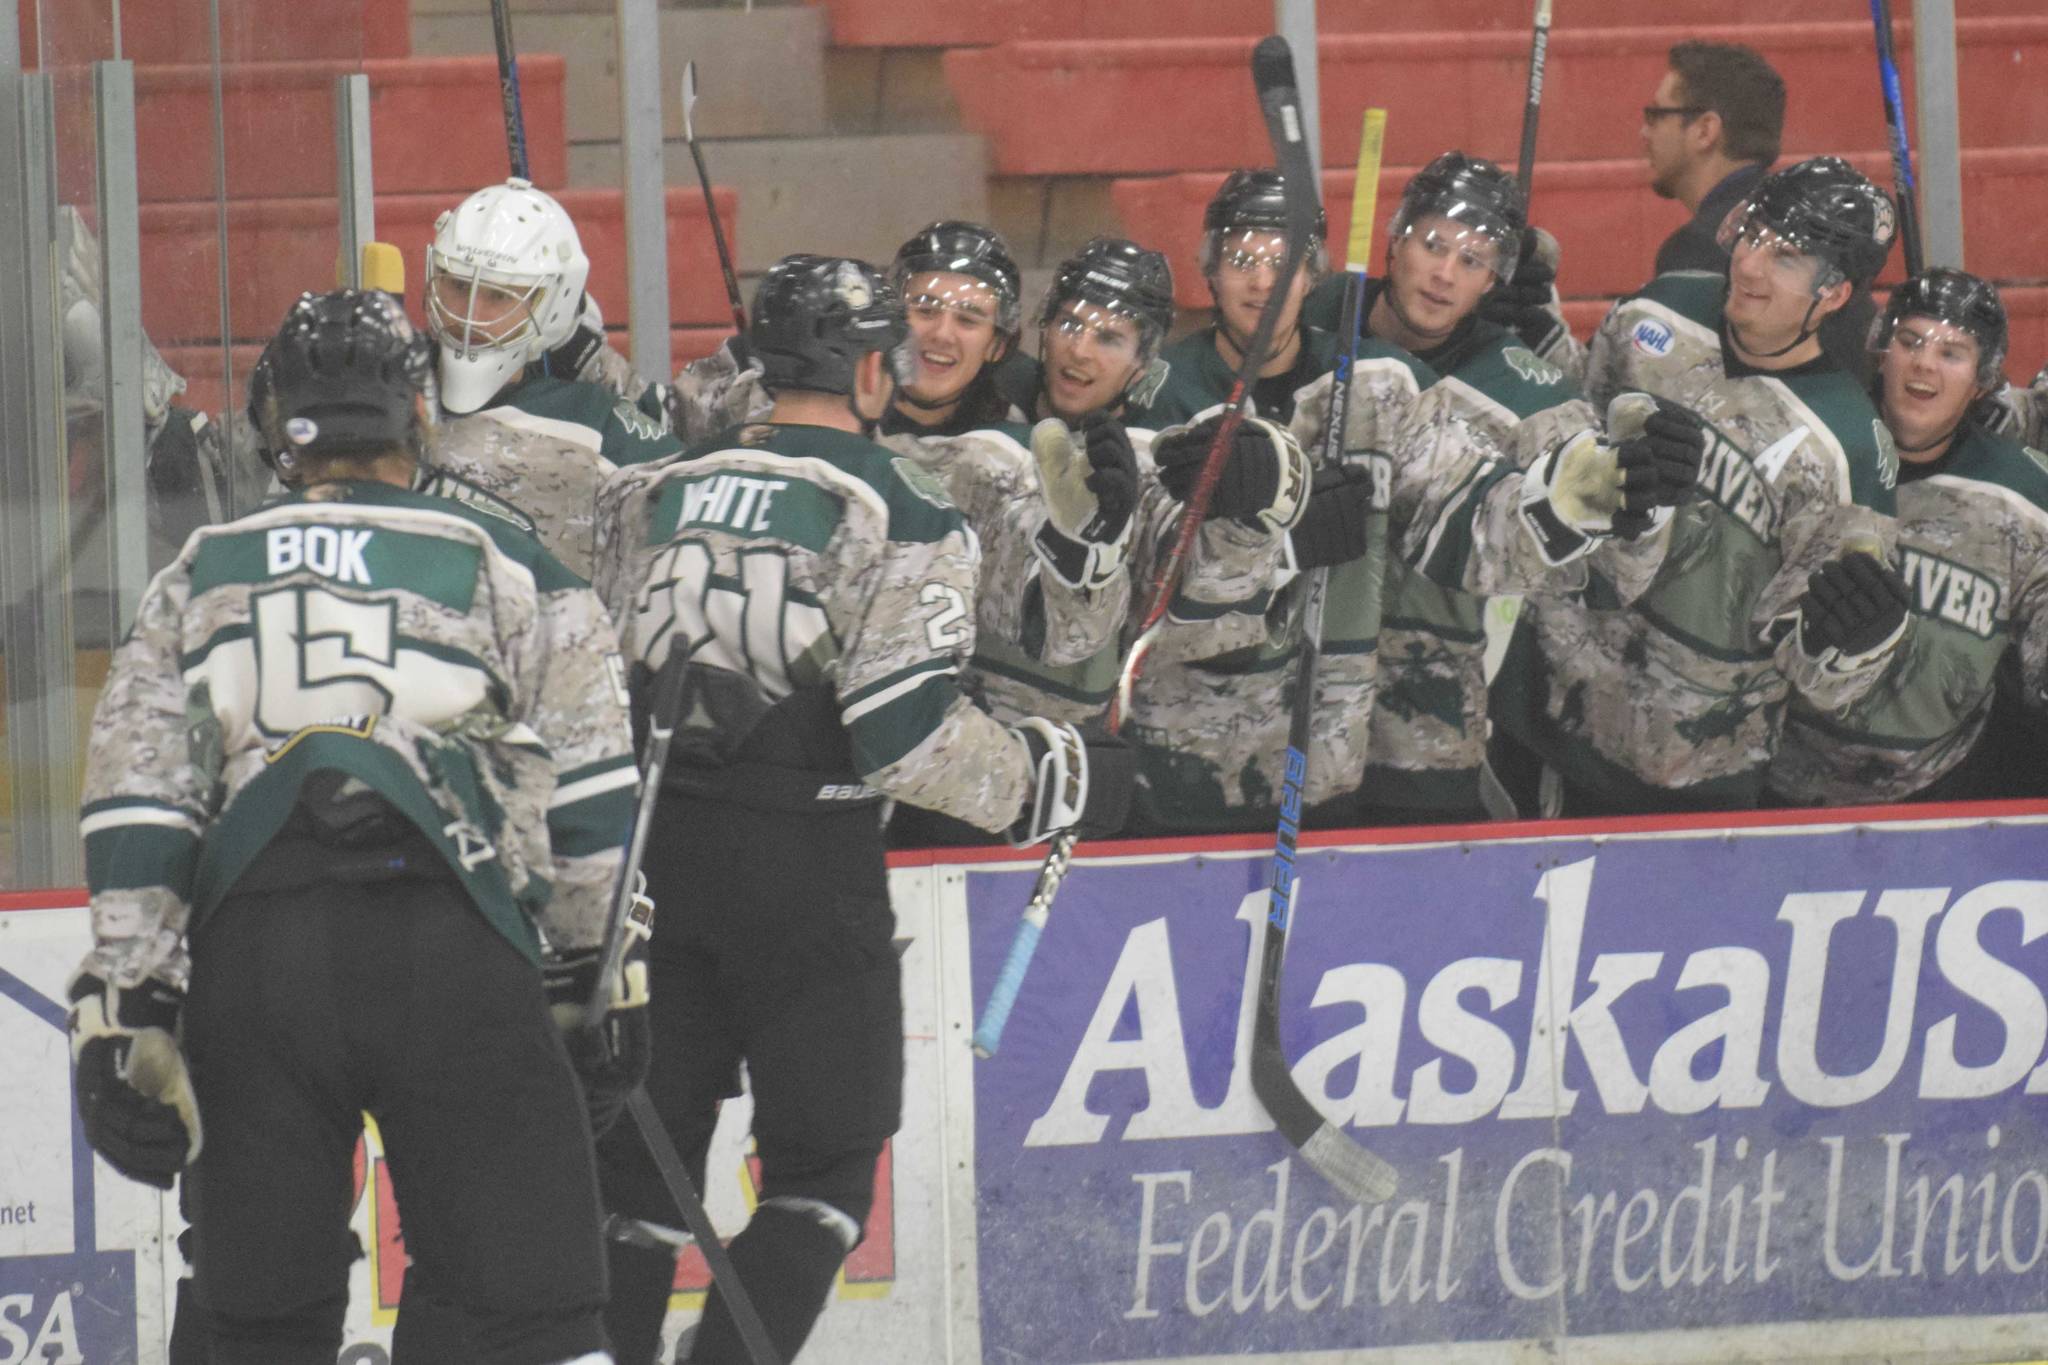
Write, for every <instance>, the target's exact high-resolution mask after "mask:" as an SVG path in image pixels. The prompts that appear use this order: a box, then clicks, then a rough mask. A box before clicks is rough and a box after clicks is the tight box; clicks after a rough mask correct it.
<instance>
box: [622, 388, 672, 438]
mask: <svg viewBox="0 0 2048 1365" xmlns="http://www.w3.org/2000/svg"><path fill="white" fill-rule="evenodd" d="M612 414H613V415H614V416H615V417H617V418H618V419H619V425H620V426H623V427H624V428H625V429H626V432H627V434H628V435H631V436H635V437H638V438H639V439H640V440H643V441H658V440H660V439H661V438H662V437H663V436H666V435H667V434H668V433H667V432H665V431H663V430H662V429H661V423H659V422H657V421H655V420H654V419H653V418H652V417H649V416H648V415H647V414H646V413H644V412H642V411H641V410H640V409H638V408H636V407H634V406H633V405H632V404H631V403H628V402H627V401H626V400H625V399H623V398H620V399H616V400H614V402H613V403H612Z"/></svg>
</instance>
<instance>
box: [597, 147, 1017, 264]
mask: <svg viewBox="0 0 2048 1365" xmlns="http://www.w3.org/2000/svg"><path fill="white" fill-rule="evenodd" d="M702 146H703V151H704V164H705V166H706V168H707V169H709V171H710V172H711V178H712V180H713V182H714V183H716V184H718V185H721V186H730V187H731V189H732V190H733V192H735V193H736V194H737V195H738V198H739V217H740V222H741V223H742V224H743V225H744V226H745V228H746V231H745V232H743V233H741V234H740V235H741V239H742V240H741V243H740V245H738V246H737V247H736V248H735V251H736V254H737V261H738V266H739V269H740V270H742V271H745V272H749V273H752V272H756V271H761V270H765V269H767V268H768V267H769V266H770V265H772V264H774V262H775V261H777V260H779V259H780V258H781V257H783V256H786V255H788V254H789V253H791V252H794V251H815V252H823V253H828V254H832V255H849V256H861V257H864V258H866V259H868V260H872V261H877V262H885V261H887V260H889V259H890V258H891V257H892V256H893V255H895V252H896V248H897V247H898V246H899V245H901V244H902V242H903V239H904V238H906V237H908V236H909V235H910V234H911V233H913V232H915V231H917V230H918V229H919V228H921V227H923V226H924V225H925V224H926V223H929V222H932V221H934V220H935V219H940V218H966V219H972V220H975V221H981V220H984V219H986V218H987V217H988V195H987V188H986V187H987V182H988V167H987V163H986V159H985V158H986V145H985V144H984V143H983V141H982V139H980V138H978V137H970V136H965V135H961V134H957V133H953V134H949V133H889V134H881V135H878V136H873V137H819V138H729V139H721V140H718V141H706V142H704V143H703V144H702ZM664 150H665V153H666V161H667V167H668V182H669V184H671V185H695V184H696V171H695V169H694V168H693V167H692V166H691V165H690V153H689V151H688V149H687V148H686V147H685V146H684V144H683V143H682V142H680V141H676V142H671V143H669V144H668V145H667V147H666V148H665V149H664ZM569 178H570V179H571V180H572V181H574V182H577V183H582V184H592V185H595V184H616V183H618V179H619V153H618V148H617V146H616V145H615V144H614V145H608V146H598V147H585V146H574V147H571V148H570V149H569ZM676 192H677V191H674V190H672V191H670V193H672V194H673V193H676ZM690 193H692V194H695V193H696V191H695V190H694V189H693V190H691V191H690ZM708 264H709V265H710V266H711V267H712V268H714V269H715V267H716V261H715V260H712V261H709V262H708ZM712 278H713V280H714V281H715V280H716V275H715V274H714V275H713V277H712Z"/></svg>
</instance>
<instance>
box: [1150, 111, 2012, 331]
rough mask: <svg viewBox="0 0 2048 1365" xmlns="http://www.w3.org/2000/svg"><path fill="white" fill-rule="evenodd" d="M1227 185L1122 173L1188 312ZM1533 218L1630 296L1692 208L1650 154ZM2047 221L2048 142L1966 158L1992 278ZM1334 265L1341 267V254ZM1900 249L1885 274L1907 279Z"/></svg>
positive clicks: (1331, 179)
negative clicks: (1203, 238)
mask: <svg viewBox="0 0 2048 1365" xmlns="http://www.w3.org/2000/svg"><path fill="white" fill-rule="evenodd" d="M1850 160H1851V161H1852V162H1853V163H1854V164H1855V166H1856V167H1857V169H1859V170H1861V171H1862V172H1863V173H1864V174H1866V175H1868V176H1870V177H1871V178H1872V179H1873V180H1875V181H1877V182H1878V183H1879V184H1880V185H1885V186H1889V185H1890V184H1891V158H1890V157H1889V155H1887V154H1886V153H1883V152H1868V153H1860V154H1857V155H1855V156H1852V157H1851V158H1850ZM1415 170H1416V168H1415V167H1412V166H1409V167H1399V168H1390V169H1388V170H1386V171H1384V172H1382V173H1381V176H1380V189H1379V221H1378V222H1377V223H1375V224H1374V227H1373V234H1374V235H1373V240H1374V241H1375V242H1376V243H1378V245H1377V246H1376V247H1375V248H1374V253H1373V254H1374V263H1373V268H1374V272H1375V273H1377V272H1378V270H1379V264H1380V261H1381V260H1383V259H1384V256H1385V249H1386V240H1387V238H1386V231H1387V220H1388V219H1389V218H1391V217H1392V216H1393V213H1394V209H1395V208H1396V207H1397V206H1398V205H1399V203H1400V198H1401V190H1402V188H1403V187H1404V186H1406V185H1407V183H1408V180H1409V177H1411V176H1412V175H1414V174H1415ZM1356 179H1357V176H1356V174H1355V173H1354V172H1352V171H1327V172H1325V173H1324V175H1323V202H1324V203H1325V204H1327V205H1328V206H1329V215H1330V242H1331V247H1332V250H1333V251H1335V252H1339V253H1341V252H1342V250H1343V244H1344V242H1345V240H1346V238H1347V237H1348V236H1349V234H1350V231H1351V190H1352V185H1353V183H1354V182H1355V181H1356ZM1222 183H1223V177H1222V175H1221V174H1219V173H1217V172H1214V171H1209V172H1198V173H1192V174H1187V175H1174V176H1159V177H1153V178H1149V179H1141V180H1118V181H1116V182H1114V183H1113V184H1112V185H1111V187H1110V196H1111V199H1112V201H1113V202H1114V203H1115V205H1116V210H1117V216H1118V217H1119V218H1120V219H1121V220H1122V223H1123V227H1124V231H1125V232H1126V233H1127V234H1128V235H1129V236H1130V237H1131V238H1132V240H1134V241H1138V242H1142V243H1144V244H1146V245H1147V246H1152V247H1156V248H1158V249H1159V250H1161V251H1164V252H1166V253H1167V255H1168V256H1169V257H1170V258H1171V259H1172V261H1173V270H1174V292H1175V296H1176V298H1177V299H1178V301H1179V303H1180V304H1181V306H1182V307H1184V308H1206V307H1208V306H1209V295H1208V290H1207V287H1206V286H1205V285H1204V284H1203V283H1202V279H1201V275H1200V273H1199V271H1198V269H1197V266H1196V259H1195V253H1196V247H1197V243H1198V240H1199V238H1200V235H1201V226H1202V207H1203V205H1205V204H1207V203H1208V202H1209V197H1210V196H1211V195H1213V194H1214V193H1215V192H1216V189H1217V187H1218V186H1220V185H1221V184H1222ZM1532 202H1533V203H1534V205H1535V210H1536V221H1537V222H1539V223H1541V224H1543V225H1545V226H1546V227H1548V228H1550V229H1551V230H1552V231H1553V232H1555V233H1556V235H1557V238H1558V244H1559V246H1560V247H1561V248H1562V250H1563V259H1564V268H1563V272H1562V274H1563V279H1562V286H1563V288H1564V289H1565V290H1566V291H1568V292H1569V293H1571V294H1573V295H1602V296H1605V295H1612V294H1620V293H1626V292H1627V291H1628V290H1631V289H1634V288H1636V287H1637V286H1638V285H1640V284H1642V283H1643V281H1644V280H1646V279H1647V278H1649V274H1650V268H1651V264H1652V262H1653V261H1654V260H1655V258H1656V254H1657V247H1658V244H1659V243H1661V242H1662V241H1663V240H1664V239H1665V238H1666V237H1667V236H1669V235H1670V234H1671V232H1672V231H1673V230H1674V229H1676V228H1677V227H1678V226H1679V224H1681V223H1683V222H1684V221H1685V212H1684V210H1683V209H1682V208H1680V207H1679V205H1677V204H1676V203H1673V202H1671V201H1669V200H1664V199H1659V198H1657V196H1656V195H1654V194H1653V193H1651V191H1650V188H1649V172H1648V170H1647V168H1646V167H1645V165H1644V163H1643V162H1641V161H1639V160H1638V161H1587V162H1576V163H1571V164H1567V165H1540V166H1538V167H1537V168H1536V183H1535V188H1534V191H1533V195H1532ZM2043 222H2048V146H2039V147H2022V148H1987V149H1984V150H1981V151H1965V152H1964V153H1963V225H1964V232H1965V234H1966V235H1965V239H1964V240H1965V243H1966V245H1967V247H1968V253H1969V254H1968V261H1969V265H1970V268H1971V269H1973V270H1975V271H1977V272H1979V273H1980V274H1984V275H1986V276H1988V277H1990V278H1993V279H2001V280H2021V279H2038V278H2040V276H2041V275H2042V273H2043V271H2044V269H2048V257H2044V256H2043V254H2042V250H2041V245H2040V243H2041V229H2040V224H2041V223H2043ZM1332 264H1341V262H1340V261H1333V262H1332ZM1902 264H1903V262H1902V259H1901V255H1900V253H1899V252H1898V251H1894V252H1893V253H1892V257H1891V261H1890V263H1889V264H1888V265H1887V267H1886V270H1885V274H1884V276H1883V277H1882V278H1883V279H1884V280H1885V281H1891V280H1895V279H1898V278H1899V277H1900V276H1901V274H1902Z"/></svg>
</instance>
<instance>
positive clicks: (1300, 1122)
mask: <svg viewBox="0 0 2048 1365" xmlns="http://www.w3.org/2000/svg"><path fill="white" fill-rule="evenodd" d="M1252 73H1253V80H1254V81H1256V82H1257V84H1258V87H1259V103H1260V104H1261V106H1262V107H1263V108H1264V109H1265V112H1266V127H1267V130H1268V132H1269V133H1270V134H1271V135H1272V139H1273V151H1274V155H1275V156H1276V158H1277V159H1278V161H1279V163H1280V180H1281V187H1282V188H1281V192H1282V195H1283V197H1284V198H1285V201H1286V210H1287V223H1288V232H1289V237H1290V240H1291V241H1292V242H1295V243H1302V244H1305V243H1306V242H1307V241H1308V238H1309V234H1311V233H1313V232H1314V231H1315V215H1316V207H1317V205H1318V203H1319V202H1320V200H1319V198H1318V194H1317V191H1318V189H1319V185H1318V182H1317V179H1316V168H1315V167H1314V166H1313V165H1312V164H1311V163H1310V161H1309V155H1308V144H1307V141H1306V139H1305V138H1304V137H1303V136H1302V118H1301V96H1300V93H1299V91H1298V89H1297V87H1296V86H1295V83H1294V61H1293V57H1292V54H1291V53H1290V52H1289V50H1288V46H1287V41H1286V40H1285V39H1284V38H1280V37H1278V36H1275V37H1271V38H1266V39H1264V40H1262V41H1261V42H1260V43H1259V46H1258V49H1257V51H1256V52H1254V53H1253V56H1252ZM1291 273H1292V270H1291V268H1290V270H1289V271H1287V272H1285V273H1283V274H1282V275H1281V276H1280V278H1281V279H1283V280H1285V279H1287V278H1289V277H1290V275H1291ZM1278 292H1279V291H1277V290H1276V291H1275V294H1276V297H1277V295H1278ZM1259 324H1260V332H1261V339H1262V340H1269V339H1270V337H1271V333H1272V330H1273V319H1272V318H1271V317H1269V316H1261V318H1260V319H1259ZM1254 349H1255V350H1256V349H1261V347H1260V342H1259V341H1257V340H1255V341H1254ZM1253 373H1256V370H1254V371H1253ZM1333 397H1334V395H1333ZM1316 587H1317V588H1320V587H1321V584H1320V583H1318V584H1316ZM1317 614H1318V615H1320V613H1319V612H1318V613H1317ZM1314 648H1315V646H1314V644H1313V643H1309V644H1307V645H1305V653H1306V660H1305V674H1306V677H1307V678H1308V679H1310V680H1311V685H1312V680H1313V678H1314V676H1315V675H1314V671H1313V670H1314V664H1313V655H1314ZM1297 700H1300V698H1297ZM1305 721H1306V715H1305V713H1303V712H1302V711H1301V710H1300V708H1299V707H1297V708H1296V715H1295V717H1294V724H1293V725H1291V726H1290V729H1292V730H1296V731H1300V730H1305V728H1306V724H1305ZM1290 741H1291V743H1290V753H1289V755H1288V761H1289V764H1290V767H1292V765H1293V764H1294V763H1295V762H1296V761H1297V755H1299V756H1300V758H1299V762H1300V764H1301V772H1302V773H1303V774H1305V772H1306V767H1307V761H1306V751H1307V745H1306V736H1305V735H1299V736H1296V735H1291V736H1290ZM1297 780H1298V779H1297ZM1292 845H1293V830H1292V829H1291V828H1290V827H1288V826H1287V825H1286V824H1285V823H1283V825H1282V827H1281V830H1280V835H1279V847H1278V848H1277V849H1276V856H1275V859H1274V862H1275V865H1276V871H1275V876H1276V877H1277V876H1279V875H1281V874H1280V872H1279V871H1278V868H1279V866H1280V865H1281V864H1287V865H1289V867H1290V869H1291V864H1292V862H1293V858H1292V854H1293V847H1292ZM1291 903H1292V896H1291V893H1290V894H1288V895H1285V896H1283V895H1282V894H1281V893H1280V892H1279V891H1277V890H1276V892H1275V894H1274V897H1273V904H1274V907H1275V908H1274V910H1273V912H1272V913H1271V914H1269V916H1268V922H1267V924H1266V928H1265V933H1266V940H1265V943H1264V946H1263V950H1262V953H1261V958H1260V970H1259V996H1258V1009H1257V1013H1256V1015H1255V1017H1254V1022H1253V1031H1252V1051H1251V1070H1252V1090H1253V1092H1254V1093H1256V1094H1257V1095H1258V1097H1259V1103H1260V1104H1262V1105H1264V1106H1265V1109H1266V1112H1267V1113H1268V1114H1270V1115H1271V1116H1272V1118H1273V1122H1274V1124H1275V1125H1276V1126H1278V1128H1279V1129H1280V1133H1281V1135H1282V1136H1283V1137H1285V1138H1286V1139H1287V1141H1288V1142H1289V1143H1290V1144H1292V1145H1293V1147H1294V1148H1295V1149H1296V1150H1297V1151H1299V1152H1300V1153H1301V1156H1302V1160H1304V1161H1306V1162H1307V1163H1308V1164H1309V1166H1310V1167H1311V1168H1312V1169H1313V1170H1314V1171H1315V1172H1316V1173H1317V1174H1318V1175H1320V1176H1322V1177H1323V1179H1325V1180H1327V1181H1329V1182H1330V1184H1331V1186H1332V1187H1333V1188H1335V1189H1336V1190H1337V1191H1338V1192H1339V1193H1340V1194H1342V1195H1344V1196H1345V1197H1346V1198H1348V1199H1351V1200H1353V1201H1354V1202H1356V1203H1360V1204H1376V1203H1379V1202H1381V1201H1383V1200H1385V1199H1387V1198H1388V1197H1389V1196H1391V1195H1392V1194H1393V1193H1394V1189H1395V1186H1396V1184H1397V1183H1398V1182H1397V1179H1396V1177H1395V1174H1394V1168H1393V1167H1391V1166H1389V1165H1388V1164H1387V1163H1386V1162H1385V1161H1384V1160H1382V1159H1381V1158H1379V1157H1378V1156H1375V1155H1374V1154H1373V1153H1371V1152H1369V1151H1367V1150H1366V1149H1365V1148H1364V1147H1362V1146H1360V1145H1359V1144H1358V1143H1357V1142H1356V1141H1354V1140H1353V1139H1352V1138H1351V1136H1350V1135H1349V1134H1347V1133H1345V1132H1344V1131H1343V1129H1341V1128H1339V1127H1337V1126H1336V1125H1335V1124H1332V1123H1330V1122H1329V1121H1328V1120H1327V1119H1325V1118H1324V1117H1323V1116H1322V1114H1321V1113H1320V1112H1318V1111H1317V1109H1316V1107H1315V1105H1314V1104H1312V1103H1310V1101H1309V1098H1308V1096H1307V1095H1305V1094H1303V1093H1302V1091H1301V1087H1300V1086H1299V1085H1297V1084H1296V1083H1295V1080H1294V1073H1293V1071H1292V1070H1291V1069H1290V1068H1289V1067H1288V1065H1287V1056H1286V1054H1285V1053H1284V1052H1283V1051H1282V1050H1281V1047H1280V1006H1279V996H1280V989H1279V987H1280V964H1281V959H1282V952H1283V950H1284V948H1285V946H1286V941H1287V940H1286V935H1287V923H1286V921H1287V907H1288V906H1290V905H1291Z"/></svg>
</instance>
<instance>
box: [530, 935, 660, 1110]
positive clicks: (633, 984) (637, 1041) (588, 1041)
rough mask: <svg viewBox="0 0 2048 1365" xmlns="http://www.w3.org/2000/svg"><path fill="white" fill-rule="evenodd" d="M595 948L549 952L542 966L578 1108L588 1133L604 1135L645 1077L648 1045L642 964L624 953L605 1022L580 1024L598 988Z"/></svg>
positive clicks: (542, 974) (644, 972) (549, 1002)
mask: <svg viewBox="0 0 2048 1365" xmlns="http://www.w3.org/2000/svg"><path fill="white" fill-rule="evenodd" d="M597 958H598V950H597V949H595V948H584V949H581V950H579V951H574V952H568V953H561V954H553V955H550V956H549V957H547V958H546V959H545V960H543V961H542V963H541V977H542V980H543V981H544V982H545V984H546V986H547V996H548V1006H549V1008H550V1009H551V1010H552V1011H553V1012H554V1016H555V1026H556V1027H557V1028H559V1029H561V1030H562V1042H563V1044H564V1045H565V1046H566V1047H567V1048H568V1050H569V1064H570V1065H571V1066H573V1067H575V1068H576V1079H577V1080H578V1081H580V1082H582V1085H583V1105H584V1108H585V1109H586V1110H588V1111H589V1114H590V1135H591V1136H592V1137H594V1138H596V1137H603V1136H604V1135H605V1133H606V1132H607V1131H609V1130H610V1128H611V1126H612V1125H613V1124H614V1123H616V1122H618V1119H619V1115H620V1114H623V1113H624V1112H625V1111H626V1098H627V1096H629V1095H631V1094H632V1093H633V1091H634V1089H635V1088H636V1087H637V1086H639V1085H640V1083H641V1082H643V1081H645V1080H646V1079H647V1063H648V1059H649V1057H650V1056H651V1055H652V1052H653V1042H652V1039H651V1037H650V1035H649V1029H648V1023H647V964H646V962H645V961H644V960H641V959H640V958H638V957H637V956H636V955H635V954H634V953H631V952H629V953H628V954H627V960H626V963H625V966H624V968H623V971H622V973H621V975H622V977H623V980H622V981H618V982H615V983H614V984H613V988H612V1004H611V1009H610V1011H609V1012H607V1013H606V1015H605V1017H604V1022H603V1023H601V1024H599V1025H598V1026H597V1027H596V1028H594V1029H593V1028H587V1027H585V1025H584V1023H583V1020H584V1018H585V1017H586V1011H587V1009H588V1007H589V1004H590V998H591V996H592V994H593V993H595V991H596V988H597V973H598V960H597Z"/></svg>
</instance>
